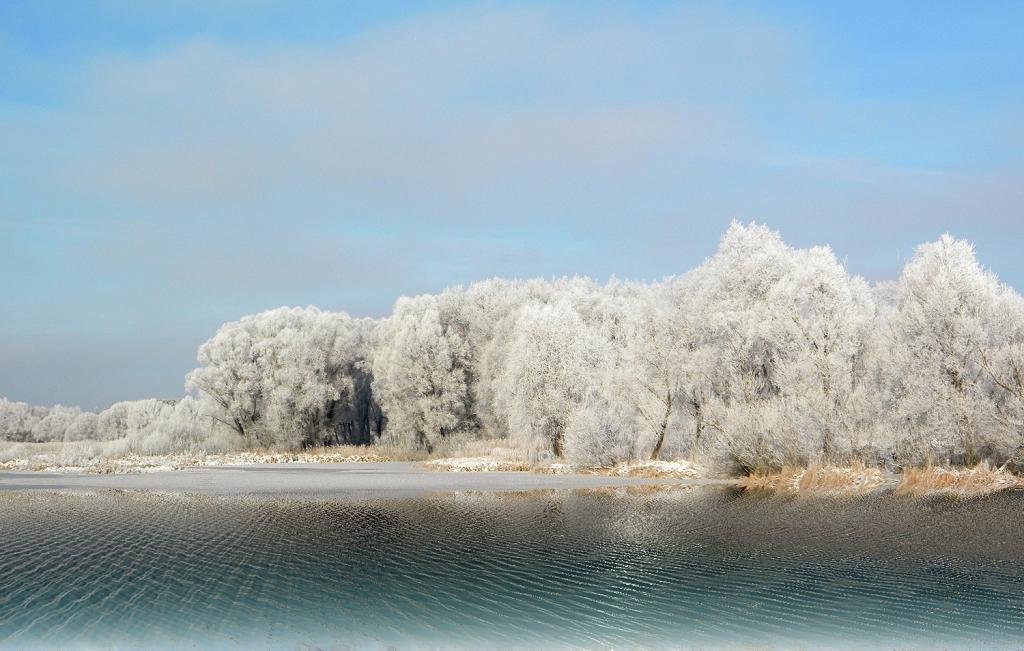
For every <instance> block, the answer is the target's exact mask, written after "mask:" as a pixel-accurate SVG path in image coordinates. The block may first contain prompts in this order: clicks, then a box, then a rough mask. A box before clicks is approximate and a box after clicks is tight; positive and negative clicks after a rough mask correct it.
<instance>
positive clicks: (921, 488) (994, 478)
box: [896, 463, 1024, 497]
mask: <svg viewBox="0 0 1024 651" xmlns="http://www.w3.org/2000/svg"><path fill="white" fill-rule="evenodd" d="M1022 486H1024V480H1022V479H1021V478H1020V477H1018V476H1016V475H1014V474H1013V473H1011V472H1010V471H1008V470H1006V469H1005V468H993V467H991V466H990V465H989V464H988V463H982V464H980V465H978V466H976V467H974V468H960V469H952V468H940V467H938V466H930V467H927V468H907V469H906V470H904V471H903V476H902V477H901V478H900V483H899V484H898V485H897V486H896V492H897V493H898V494H901V495H914V496H925V495H954V496H957V497H978V496H981V495H989V494H991V493H996V492H998V491H1002V490H1007V489H1009V488H1017V487H1022Z"/></svg>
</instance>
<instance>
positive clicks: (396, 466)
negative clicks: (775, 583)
mask: <svg viewBox="0 0 1024 651" xmlns="http://www.w3.org/2000/svg"><path fill="white" fill-rule="evenodd" d="M695 483H713V482H705V481H700V480H681V479H666V478H651V477H619V476H604V475H593V474H592V475H583V474H566V473H558V474H546V473H534V472H462V473H458V472H452V473H449V472H434V471H431V470H429V469H427V468H426V467H424V465H423V464H420V463H414V462H386V463H360V462H347V463H315V464H304V463H296V462H287V463H266V464H252V465H231V466H208V467H191V468H184V469H182V470H181V471H180V472H144V473H140V472H136V473H123V474H98V473H89V474H79V473H63V474H57V473H52V472H3V473H0V492H3V491H33V490H43V491H54V490H56V491H87V492H91V491H97V490H141V491H147V492H160V493H196V494H203V495H260V496H271V497H304V498H310V499H328V498H358V499H381V498H404V497H419V496H423V495H429V494H433V493H451V492H461V491H484V492H508V491H526V490H557V489H580V488H585V489H601V488H615V487H623V488H628V487H637V488H640V487H645V486H649V487H665V488H671V487H672V486H686V485H690V484H695Z"/></svg>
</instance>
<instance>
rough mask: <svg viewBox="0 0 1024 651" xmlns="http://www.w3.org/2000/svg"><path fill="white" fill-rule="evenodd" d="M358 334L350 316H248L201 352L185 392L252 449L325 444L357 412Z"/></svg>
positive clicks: (309, 312) (297, 311) (291, 311)
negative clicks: (196, 395) (345, 416)
mask: <svg viewBox="0 0 1024 651" xmlns="http://www.w3.org/2000/svg"><path fill="white" fill-rule="evenodd" d="M356 331H357V328H356V325H355V323H354V322H353V319H351V318H350V317H349V316H348V315H346V314H344V313H334V312H322V311H320V310H318V309H316V308H313V307H310V308H305V309H303V308H280V309H277V310H270V311H268V312H262V313H260V314H255V315H251V316H246V317H243V318H242V319H241V320H239V321H236V322H232V323H228V324H225V325H224V326H222V327H221V328H220V330H218V332H217V334H216V335H215V336H214V337H213V338H212V339H210V340H209V341H207V342H206V343H204V344H203V345H202V346H201V347H200V348H199V357H198V358H199V362H200V364H202V366H201V367H200V368H198V369H196V370H194V371H193V372H192V373H190V374H189V376H188V378H187V386H188V387H189V388H191V389H195V390H197V391H199V392H200V393H201V394H202V396H203V397H204V398H205V399H206V400H207V401H209V403H210V408H209V409H208V412H209V413H210V415H211V418H212V419H213V420H214V421H216V422H218V423H221V424H222V425H224V426H227V427H228V428H230V429H231V430H233V431H234V432H236V433H237V434H238V436H239V437H240V438H241V439H242V440H243V441H244V442H245V445H246V446H251V445H253V444H256V443H258V444H261V445H282V446H296V445H301V444H316V443H320V442H322V441H323V440H324V438H325V437H327V436H328V435H329V434H330V433H331V432H332V431H333V429H334V428H336V427H339V426H340V423H339V415H340V414H341V413H342V412H345V411H352V403H353V394H354V386H353V378H354V376H355V375H356V370H357V368H358V367H359V365H360V364H361V363H362V362H361V360H360V359H359V358H358V353H359V347H358V345H357V343H358V337H357V332H356ZM346 429H347V428H346Z"/></svg>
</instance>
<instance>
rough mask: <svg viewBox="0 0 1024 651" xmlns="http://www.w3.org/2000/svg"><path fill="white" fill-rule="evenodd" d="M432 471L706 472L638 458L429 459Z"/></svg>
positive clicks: (680, 475)
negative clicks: (583, 461)
mask: <svg viewBox="0 0 1024 651" xmlns="http://www.w3.org/2000/svg"><path fill="white" fill-rule="evenodd" d="M425 465H426V467H427V468H429V469H431V470H440V471H446V472H501V471H511V470H529V471H532V472H536V473H542V474H553V475H557V474H573V473H579V474H584V475H605V476H609V477H665V478H670V479H698V478H701V477H705V476H707V473H706V472H704V470H703V469H702V468H701V467H700V466H698V465H697V464H694V463H692V462H689V461H637V462H634V463H624V464H619V465H615V466H609V467H598V468H578V467H574V466H571V465H569V464H565V463H558V462H551V463H540V464H529V463H526V462H522V461H510V460H506V459H500V458H495V457H485V456H482V457H453V458H448V459H434V460H433V461H428V462H426V464H425Z"/></svg>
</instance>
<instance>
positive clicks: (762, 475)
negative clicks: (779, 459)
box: [740, 463, 889, 495]
mask: <svg viewBox="0 0 1024 651" xmlns="http://www.w3.org/2000/svg"><path fill="white" fill-rule="evenodd" d="M888 483H889V480H888V479H886V477H885V473H883V472H882V471H881V470H880V469H878V468H868V467H867V466H865V465H864V464H863V463H854V464H853V465H851V466H831V465H823V464H811V465H810V466H808V467H807V468H797V467H786V468H783V469H782V470H781V471H778V472H771V471H765V472H755V473H753V474H751V475H748V476H746V477H743V478H742V479H740V485H741V486H743V487H744V488H746V489H748V490H760V491H772V492H776V493H787V494H794V495H862V494H865V493H871V492H873V491H875V490H878V489H879V488H881V487H883V486H885V485H886V484H888Z"/></svg>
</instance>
